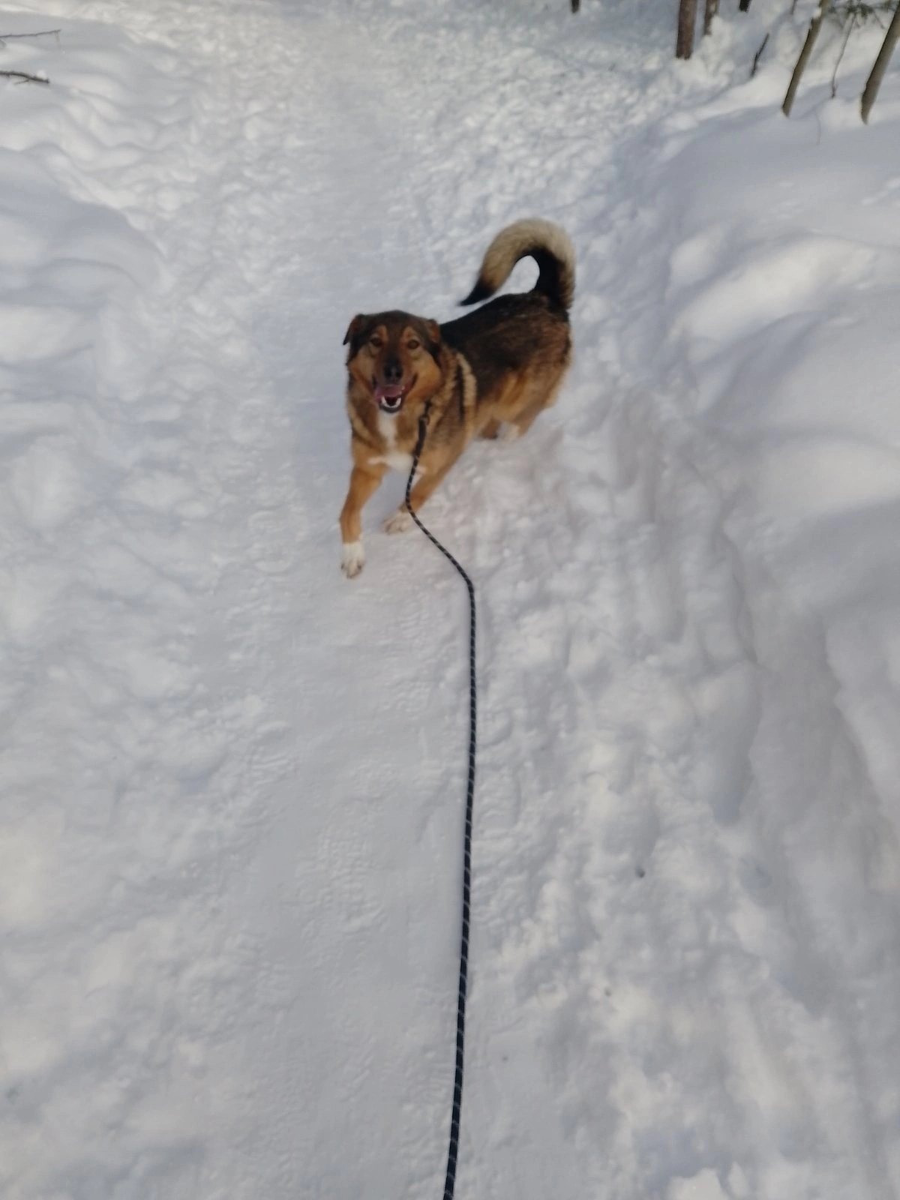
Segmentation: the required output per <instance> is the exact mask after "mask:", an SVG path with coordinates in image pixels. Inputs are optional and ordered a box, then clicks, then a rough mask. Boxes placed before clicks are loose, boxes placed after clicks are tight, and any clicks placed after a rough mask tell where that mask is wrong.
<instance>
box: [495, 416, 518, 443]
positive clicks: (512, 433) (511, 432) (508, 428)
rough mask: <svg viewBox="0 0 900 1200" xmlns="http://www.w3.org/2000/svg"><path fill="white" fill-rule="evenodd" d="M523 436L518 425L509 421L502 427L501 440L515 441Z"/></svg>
mask: <svg viewBox="0 0 900 1200" xmlns="http://www.w3.org/2000/svg"><path fill="white" fill-rule="evenodd" d="M519 437H521V433H520V431H519V427H518V425H513V424H511V423H510V422H508V421H504V422H503V425H502V427H501V429H500V441H501V442H514V441H516V439H517V438H519Z"/></svg>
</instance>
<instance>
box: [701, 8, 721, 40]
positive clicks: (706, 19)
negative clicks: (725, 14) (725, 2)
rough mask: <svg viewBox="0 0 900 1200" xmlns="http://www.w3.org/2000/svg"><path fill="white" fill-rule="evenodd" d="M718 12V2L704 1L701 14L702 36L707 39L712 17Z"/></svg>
mask: <svg viewBox="0 0 900 1200" xmlns="http://www.w3.org/2000/svg"><path fill="white" fill-rule="evenodd" d="M718 11H719V0H706V7H705V9H704V12H703V36H704V37H707V36H708V35H709V33H710V32H711V30H712V23H713V17H714V16H716V14H717V13H718Z"/></svg>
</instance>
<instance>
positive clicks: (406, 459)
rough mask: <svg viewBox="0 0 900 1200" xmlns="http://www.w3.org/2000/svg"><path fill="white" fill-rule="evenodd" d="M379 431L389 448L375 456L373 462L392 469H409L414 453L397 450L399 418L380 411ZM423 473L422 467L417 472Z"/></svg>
mask: <svg viewBox="0 0 900 1200" xmlns="http://www.w3.org/2000/svg"><path fill="white" fill-rule="evenodd" d="M378 432H379V433H380V434H381V436H382V437H383V438H384V441H385V445H386V446H387V450H386V451H385V453H384V454H380V455H379V456H378V457H377V458H373V459H372V461H373V462H377V463H384V465H385V466H386V467H390V468H391V470H392V471H408V470H409V468H410V467H411V466H412V455H411V454H404V453H403V451H402V450H397V449H396V445H397V418H396V417H394V416H391V414H390V413H385V412H379V414H378ZM417 473H418V474H421V468H420V469H419V471H418V472H417Z"/></svg>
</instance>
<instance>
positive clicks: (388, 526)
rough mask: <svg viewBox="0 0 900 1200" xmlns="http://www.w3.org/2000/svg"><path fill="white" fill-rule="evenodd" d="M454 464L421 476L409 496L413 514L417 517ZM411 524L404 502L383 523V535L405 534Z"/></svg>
mask: <svg viewBox="0 0 900 1200" xmlns="http://www.w3.org/2000/svg"><path fill="white" fill-rule="evenodd" d="M454 462H456V459H455V458H453V459H451V460H450V461H449V462H448V463H445V464H444V465H443V466H442V467H439V468H438V469H437V470H432V471H430V472H429V473H428V474H427V475H421V476H420V477H419V479H418V480H417V481H416V483H415V484H414V485H413V489H412V491H411V492H410V494H409V503H410V507H411V508H412V510H413V512H414V513H416V514H417V515H418V512H419V509H420V508H421V507H422V505H423V504H424V503H425V501H426V500H427V499H428V497H429V496H430V495H431V494H432V493H433V492H434V491H435V489H436V488H437V486H438V484H440V483H441V481H442V480H443V479H444V477H445V475H446V474H447V472H448V471H449V470H450V468H451V467H452V466H453V464H454ZM412 523H413V519H412V517H411V516H410V515H409V511H408V510H407V507H406V502H405V501H404V503H403V504H401V505H400V507H399V508H398V509H397V511H396V512H395V513H393V514H392V515H391V516H390V517H388V519H387V520H386V521H385V523H384V529H385V533H405V532H406V530H407V529H409V527H410V526H411V525H412Z"/></svg>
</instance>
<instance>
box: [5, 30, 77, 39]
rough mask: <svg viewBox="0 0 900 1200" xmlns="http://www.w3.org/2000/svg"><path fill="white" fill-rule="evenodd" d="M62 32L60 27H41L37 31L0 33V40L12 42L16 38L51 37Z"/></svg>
mask: <svg viewBox="0 0 900 1200" xmlns="http://www.w3.org/2000/svg"><path fill="white" fill-rule="evenodd" d="M61 32H62V30H60V29H39V30H37V32H36V33H0V42H11V41H13V40H14V39H15V38H33V37H51V36H52V35H53V34H54V33H55V34H59V33H61Z"/></svg>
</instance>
